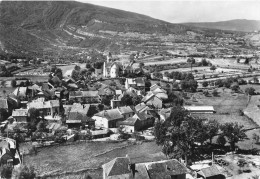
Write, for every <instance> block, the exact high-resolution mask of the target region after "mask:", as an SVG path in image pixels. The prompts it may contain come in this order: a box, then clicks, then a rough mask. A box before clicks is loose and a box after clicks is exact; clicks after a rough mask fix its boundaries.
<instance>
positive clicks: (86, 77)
mask: <svg viewBox="0 0 260 179" xmlns="http://www.w3.org/2000/svg"><path fill="white" fill-rule="evenodd" d="M100 56H102V57H103V58H102V59H100V58H99V59H96V60H95V61H90V60H89V61H86V63H76V64H70V65H68V68H67V67H66V68H63V66H59V65H56V64H53V65H51V66H50V69H49V70H46V72H44V73H42V72H41V73H39V72H38V73H37V71H34V70H31V72H19V73H18V74H17V75H15V76H14V77H12V78H10V80H6V81H4V82H2V83H1V85H2V91H3V93H2V96H1V99H0V106H1V109H0V114H1V136H2V137H3V138H5V140H6V139H8V140H9V139H10V140H11V139H12V140H13V139H14V140H15V142H14V143H15V146H16V148H15V150H16V151H17V152H15V153H16V154H15V155H16V157H17V156H19V157H18V158H19V160H18V162H17V161H15V160H14V153H13V152H12V150H13V149H12V148H10V145H9V146H6V148H4V152H3V149H2V154H1V164H2V165H3V164H8V165H14V166H16V165H20V164H22V163H23V162H25V163H26V162H27V163H28V162H29V163H33V162H32V161H31V159H30V156H32V158H33V156H34V155H35V156H36V157H37V156H39V155H41V151H44V150H46V152H47V151H48V148H50V150H51V147H61V148H62V147H66V146H67V145H68V146H71V145H72V146H73V145H83V144H84V143H86V142H95V143H93V146H96V145H101V144H102V145H104V149H105V148H106V147H105V145H106V143H108V144H107V145H112V144H113V143H111V142H116V143H115V144H114V146H116V145H121V144H126V143H125V142H126V141H128V143H129V144H127V146H128V145H130V146H131V145H132V144H138V145H141V146H142V145H151V144H149V143H153V142H154V141H155V142H156V144H158V146H156V147H155V148H157V149H158V151H157V149H156V154H154V155H152V156H150V155H147V154H144V155H143V158H142V157H141V158H140V156H141V155H139V156H136V155H133V154H132V155H131V154H130V153H131V152H129V153H126V154H124V155H123V154H121V155H120V156H117V155H116V157H115V158H114V159H113V158H110V157H109V158H110V159H111V161H109V160H108V159H109V158H107V159H104V160H100V161H102V162H100V163H99V166H98V167H97V168H98V169H97V170H98V171H99V172H97V173H99V174H97V175H96V174H94V177H93V176H92V175H91V174H90V175H89V177H91V176H92V178H102V177H103V178H104V179H106V178H140V179H145V178H147V179H148V178H158V177H159V176H160V177H161V176H164V177H166V176H171V178H172V177H173V178H174V177H175V178H189V179H192V178H212V177H213V178H230V177H235V176H237V177H239V176H240V177H241V176H243V175H245V176H247V177H249V178H250V177H255V176H259V174H260V173H259V171H258V170H259V165H260V161H252V159H248V160H246V159H245V157H243V158H242V157H240V158H239V157H237V156H236V157H237V158H236V159H235V160H234V161H233V163H232V162H231V161H229V160H228V157H232V156H233V155H230V156H229V155H228V156H227V155H226V157H222V155H223V154H227V153H229V152H232V153H233V152H236V153H239V152H240V153H241V152H242V153H241V154H245V153H243V151H244V152H245V151H246V152H247V154H250V155H258V154H259V152H258V150H259V149H260V148H259V146H258V145H257V144H258V143H259V138H260V137H259V136H260V131H259V125H260V122H259V120H258V111H259V105H260V104H259V100H258V99H259V94H260V88H259V84H260V83H259V76H260V71H259V67H258V61H257V60H258V58H257V57H255V56H251V57H248V55H246V56H244V57H243V56H237V57H236V58H228V59H222V60H221V59H214V58H196V57H182V58H180V59H179V60H170V59H169V60H166V59H165V56H164V55H163V56H161V55H159V57H160V58H158V57H157V58H154V57H152V58H153V60H150V59H149V58H151V57H150V56H148V57H147V58H144V57H145V55H139V53H136V52H133V53H132V54H131V55H129V56H128V57H127V58H124V59H123V60H121V59H120V57H118V56H117V55H112V53H110V52H109V53H107V54H103V55H102V54H101V55H100ZM140 56H141V57H140ZM156 60H157V61H156ZM151 62H152V63H151ZM161 62H163V63H161ZM64 69H65V70H64ZM41 75H42V78H41V77H40V76H41ZM33 76H36V77H37V80H32V79H33V78H32V77H33ZM7 79H8V78H7ZM2 81H3V80H2ZM230 104H234V105H230ZM227 105H229V106H227ZM175 114H176V115H175ZM177 114H179V115H181V116H182V115H183V116H186V117H184V118H183V119H186V118H187V121H186V123H188V124H187V125H188V126H189V125H191V126H193V129H194V130H196V131H195V132H196V133H198V134H199V135H200V136H199V135H198V136H196V137H194V136H190V134H186V133H185V134H182V135H186V137H187V138H192V137H194V140H193V139H192V141H185V142H187V145H188V144H189V145H190V146H191V147H196V150H197V149H199V150H203V152H201V151H200V153H199V154H198V157H199V158H196V157H195V158H193V157H194V156H195V153H192V152H191V149H187V148H185V149H183V148H181V150H184V151H187V152H189V153H190V154H189V155H186V154H185V152H184V153H183V154H181V156H185V157H184V158H183V157H178V158H177V156H174V155H175V154H174V155H173V156H172V157H169V156H170V155H168V153H167V150H168V149H167V150H166V148H164V147H167V145H168V144H167V142H169V141H167V140H168V137H167V134H166V133H163V132H162V131H167V130H172V129H169V128H167V125H166V126H164V125H163V124H166V123H168V122H170V121H169V120H170V119H175V118H176V119H175V120H178V115H177ZM189 116H192V117H191V118H192V121H197V122H196V124H200V125H201V126H197V127H198V128H196V127H195V126H194V125H195V124H193V122H192V121H189V119H190V117H189ZM198 117H199V119H198ZM202 118H203V119H202ZM205 120H206V121H205ZM160 124H162V125H163V126H164V128H162V129H161V128H160V127H163V126H161V125H160ZM168 125H169V126H171V125H172V124H171V123H169V124H168ZM221 126H224V127H221ZM225 126H226V127H229V130H228V131H226V130H225V129H226V128H225ZM179 127H180V128H181V129H182V130H184V129H183V126H182V125H180V126H179ZM201 128H205V129H208V130H205V131H201ZM230 128H231V129H234V130H233V131H232V130H231V129H230ZM237 130H238V131H239V132H237ZM158 131H160V132H158ZM161 132H162V133H161ZM222 134H223V135H222ZM164 135H165V136H164ZM230 135H236V137H235V138H236V139H233V138H229V136H230ZM202 136H205V137H202ZM175 137H176V136H175ZM164 140H165V141H164ZM162 141H163V142H162ZM170 141H171V142H172V139H170ZM212 141H213V143H214V144H213V143H212ZM2 142H4V140H3V141H2ZM165 142H166V143H165ZM97 143H100V144H97ZM120 143H121V144H120ZM142 143H147V144H142ZM197 143H200V144H198V145H197ZM86 144H87V145H92V143H86ZM236 144H237V146H236ZM176 145H177V144H176ZM229 145H230V147H229ZM159 146H161V147H162V148H158V147H159ZM213 146H214V147H213ZM121 147H122V146H121ZM125 147H126V146H125ZM153 147H154V146H153ZM153 147H152V148H153ZM205 147H210V148H209V149H207V150H208V151H207V150H206V149H205ZM119 148H120V147H119ZM100 149H101V148H100ZM100 149H96V150H97V151H98V150H100ZM102 150H103V148H102ZM113 150H117V149H116V148H115V149H113V148H112V149H111V151H113ZM147 150H151V149H147ZM160 150H161V151H162V152H161V151H160ZM165 150H166V151H165ZM103 152H104V155H105V154H106V153H107V151H103ZM108 152H109V151H108ZM143 152H145V151H142V153H143ZM194 152H195V151H194ZM61 153H62V152H61ZM123 153H124V152H123ZM170 153H171V152H170ZM95 155H97V154H95ZM112 156H113V155H112ZM196 156H197V154H196ZM224 156H225V155H224ZM186 157H188V159H189V158H190V159H189V160H188V159H187V158H186ZM233 157H234V156H233ZM169 158H170V159H169ZM172 158H173V159H172ZM180 158H182V160H179V159H180ZM23 160H24V161H23ZM89 160H90V159H89ZM259 160H260V159H259ZM241 161H243V162H242V163H241ZM34 162H35V161H34ZM200 162H204V163H200ZM68 163H69V162H68ZM72 164H73V162H72ZM72 164H70V165H72ZM35 165H40V163H38V164H37V163H35ZM101 165H102V169H101V168H100V167H101ZM232 167H233V168H234V167H235V168H236V170H232V169H231V168H232ZM36 168H37V167H36ZM83 168H84V167H83ZM53 169H54V168H53ZM41 170H42V169H40V168H37V171H38V172H39V171H41ZM44 172H46V171H42V172H41V173H44ZM49 172H50V171H49ZM90 173H91V172H90ZM101 173H103V174H102V175H101ZM38 175H40V176H42V177H44V176H45V177H46V176H47V177H51V174H45V175H43V174H40V173H38Z"/></svg>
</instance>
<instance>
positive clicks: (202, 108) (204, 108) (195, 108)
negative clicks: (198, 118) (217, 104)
mask: <svg viewBox="0 0 260 179" xmlns="http://www.w3.org/2000/svg"><path fill="white" fill-rule="evenodd" d="M184 108H185V109H186V110H188V111H191V112H192V111H215V110H214V107H213V106H184Z"/></svg>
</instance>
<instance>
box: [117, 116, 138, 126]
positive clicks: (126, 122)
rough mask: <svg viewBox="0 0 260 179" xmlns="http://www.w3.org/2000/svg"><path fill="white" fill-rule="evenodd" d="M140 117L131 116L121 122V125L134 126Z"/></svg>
mask: <svg viewBox="0 0 260 179" xmlns="http://www.w3.org/2000/svg"><path fill="white" fill-rule="evenodd" d="M138 120H139V119H138V118H134V117H129V118H127V119H126V120H124V121H122V122H120V124H121V125H127V126H134V125H135V123H136V122H137V121H138Z"/></svg>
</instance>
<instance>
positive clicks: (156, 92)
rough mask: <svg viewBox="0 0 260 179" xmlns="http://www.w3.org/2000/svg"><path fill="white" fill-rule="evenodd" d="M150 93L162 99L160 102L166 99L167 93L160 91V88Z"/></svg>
mask: <svg viewBox="0 0 260 179" xmlns="http://www.w3.org/2000/svg"><path fill="white" fill-rule="evenodd" d="M152 93H153V94H154V95H155V96H156V97H158V98H160V99H162V100H166V99H168V95H167V92H166V91H165V90H164V89H161V88H156V89H155V90H153V91H152Z"/></svg>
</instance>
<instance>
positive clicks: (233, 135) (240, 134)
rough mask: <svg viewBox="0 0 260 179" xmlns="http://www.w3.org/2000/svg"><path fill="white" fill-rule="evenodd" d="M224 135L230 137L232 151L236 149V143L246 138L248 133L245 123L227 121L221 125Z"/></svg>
mask: <svg viewBox="0 0 260 179" xmlns="http://www.w3.org/2000/svg"><path fill="white" fill-rule="evenodd" d="M221 130H222V132H223V135H224V136H225V137H226V138H227V139H228V142H229V144H230V148H231V150H232V151H234V150H235V145H236V143H237V142H238V141H240V140H243V139H245V138H246V137H247V136H246V133H245V130H244V126H243V125H239V124H238V123H237V122H236V123H232V122H230V123H225V124H224V125H222V126H221Z"/></svg>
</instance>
